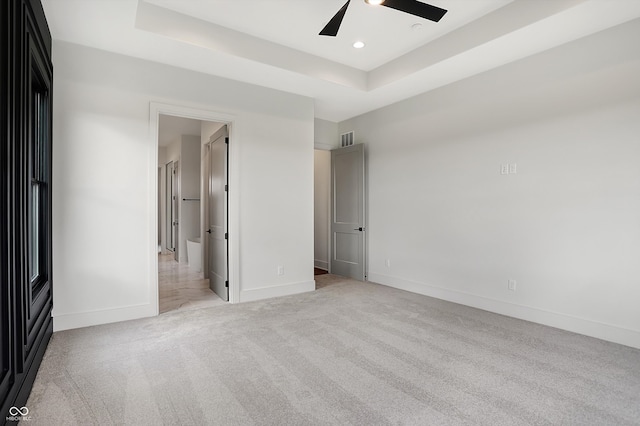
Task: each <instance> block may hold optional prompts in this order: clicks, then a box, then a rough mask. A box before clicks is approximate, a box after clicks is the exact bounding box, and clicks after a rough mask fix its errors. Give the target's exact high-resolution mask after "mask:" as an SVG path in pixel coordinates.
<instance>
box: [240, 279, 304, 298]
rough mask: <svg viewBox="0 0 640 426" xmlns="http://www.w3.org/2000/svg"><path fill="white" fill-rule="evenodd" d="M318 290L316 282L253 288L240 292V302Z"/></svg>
mask: <svg viewBox="0 0 640 426" xmlns="http://www.w3.org/2000/svg"><path fill="white" fill-rule="evenodd" d="M315 289H316V282H315V281H313V280H311V281H302V282H298V283H290V284H282V285H278V286H272V287H261V288H252V289H249V290H240V302H251V301H254V300H262V299H270V298H272V297H280V296H289V295H292V294H298V293H306V292H308V291H314V290H315Z"/></svg>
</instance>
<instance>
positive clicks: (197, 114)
mask: <svg viewBox="0 0 640 426" xmlns="http://www.w3.org/2000/svg"><path fill="white" fill-rule="evenodd" d="M150 112H151V120H150V126H151V129H150V130H151V131H152V137H153V138H154V140H155V142H156V144H157V146H158V151H157V156H155V157H154V161H155V162H157V163H158V164H159V165H161V167H159V170H160V176H158V177H157V180H156V183H157V185H158V188H157V196H158V198H159V199H158V200H154V202H157V203H158V204H159V205H160V206H161V207H160V208H159V209H157V210H158V212H157V214H156V215H155V216H156V217H155V219H156V220H157V222H155V223H157V225H154V227H155V228H156V232H154V234H156V233H159V235H157V239H158V240H159V241H161V244H160V250H161V252H162V253H161V255H160V256H158V250H157V242H156V243H155V244H154V246H155V247H154V248H156V250H154V251H155V258H154V259H153V264H154V265H153V266H154V268H153V273H154V275H155V276H156V277H157V281H156V286H154V287H155V288H152V290H153V293H155V294H157V298H158V299H157V300H158V311H157V312H158V313H161V312H165V311H167V309H168V308H167V304H166V303H164V304H163V306H161V300H160V299H161V298H163V296H164V299H165V302H166V300H167V297H168V298H169V299H172V300H171V302H172V305H173V307H179V308H180V309H189V308H191V307H202V306H204V305H203V303H205V302H203V301H202V300H186V302H185V301H184V300H182V301H180V300H179V299H180V298H181V297H182V295H180V294H179V292H178V293H176V292H175V291H174V290H176V289H171V288H169V289H167V288H166V287H163V285H164V284H165V282H166V280H167V278H171V280H172V281H174V282H175V284H176V287H180V288H182V289H185V290H187V291H188V292H189V293H191V295H192V296H198V294H199V293H201V289H200V287H204V288H205V289H206V291H207V292H208V294H209V295H211V296H212V297H215V299H214V300H217V302H218V303H222V304H224V303H227V302H225V301H222V300H221V299H220V298H219V297H218V296H216V295H215V294H214V293H213V292H212V291H211V289H210V288H209V279H208V268H207V267H206V259H205V258H204V257H205V249H204V248H205V247H206V243H205V241H204V240H205V238H204V235H207V234H206V233H205V230H206V228H205V227H204V226H205V225H206V220H205V219H204V218H205V217H206V211H205V209H206V207H207V202H206V201H207V198H208V197H207V193H206V191H207V187H206V186H205V185H204V184H203V182H206V181H208V179H209V177H208V176H205V175H204V174H203V173H204V172H205V168H204V167H203V166H204V161H205V160H204V155H205V149H206V144H203V143H201V139H203V138H204V136H203V134H202V131H203V130H204V131H206V130H207V129H211V126H212V125H213V126H216V128H219V127H221V126H225V125H229V124H230V123H232V122H233V117H232V116H227V115H223V114H217V113H212V112H208V111H203V110H195V109H191V108H184V107H179V106H172V105H165V104H155V103H152V104H151V111H150ZM165 118H169V119H174V120H177V119H180V120H191V121H197V122H198V132H197V133H198V135H197V139H198V143H197V148H198V152H197V154H198V160H197V161H198V170H199V171H198V176H197V181H198V187H197V190H193V188H192V190H189V189H188V188H189V184H188V179H185V175H186V174H188V173H190V172H193V170H194V169H195V168H194V167H193V166H189V167H186V163H185V160H188V158H187V157H185V155H184V154H185V153H184V152H181V153H180V155H177V156H176V157H177V158H170V157H171V155H168V154H167V152H166V148H165V149H163V147H162V146H161V145H160V136H161V130H162V129H161V121H163V120H164V119H165ZM205 128H206V129H205ZM228 129H229V130H228V133H229V134H230V133H231V132H232V129H231V126H230V125H229V126H228ZM186 133H187V134H185V136H191V137H193V136H194V134H193V132H186ZM188 133H191V134H188ZM209 135H210V134H209ZM181 136H182V133H181ZM207 139H208V138H207ZM185 142H186V141H185ZM174 154H175V153H174ZM234 155H235V154H234V153H233V152H232V151H231V150H230V152H229V157H230V158H233V156H234ZM172 161H173V170H174V171H175V172H176V173H171V165H170V164H169V163H171V162H172ZM187 162H188V161H187ZM176 163H177V164H178V165H179V167H176ZM167 166H168V167H167ZM167 169H168V170H169V172H168V171H167ZM171 176H175V177H174V178H171ZM230 176H231V177H233V175H230ZM181 177H182V179H181ZM172 181H173V183H174V189H176V190H177V193H175V192H174V191H171V184H172ZM167 193H170V194H172V195H170V196H169V195H167ZM174 200H175V204H174V203H173V201H174ZM172 208H173V210H174V212H173V217H174V218H176V217H178V218H179V219H180V220H177V221H176V220H174V221H172V224H173V225H174V226H175V222H177V225H178V226H177V228H176V231H177V232H172V231H173V229H172V228H170V227H169V226H168V225H169V223H170V222H169V219H171V216H172V212H171V209H172ZM196 213H197V214H196ZM194 218H195V219H194ZM189 221H191V223H192V224H193V223H194V222H195V223H196V224H195V231H194V230H193V228H189V227H188V226H187V223H188V222H189ZM189 229H191V230H189ZM185 230H186V232H185ZM203 234H204V235H203ZM154 237H156V236H155V235H154ZM170 239H172V240H173V241H171V243H170V244H168V245H167V243H168V242H170ZM183 240H184V241H183ZM188 240H192V241H193V242H197V243H201V244H198V245H200V247H201V249H200V248H199V250H201V255H200V259H201V265H200V267H199V269H200V270H199V271H194V270H193V268H191V269H190V267H189V261H188V254H189V253H188V252H189V250H187V249H186V247H185V246H186V243H187V242H188ZM231 243H232V241H229V244H231ZM194 246H195V244H194V245H191V248H193V247H194ZM168 248H174V251H170V250H168ZM176 251H177V255H175V253H176ZM227 258H228V260H227V262H229V263H230V264H231V265H235V264H236V259H237V258H232V257H231V256H227ZM167 259H169V260H170V261H171V262H167ZM227 269H228V270H229V273H228V275H227V279H226V280H225V281H228V282H229V289H230V290H231V291H230V292H229V295H228V299H230V301H232V302H233V301H234V290H235V286H234V282H235V281H234V277H235V275H232V274H233V272H232V271H233V269H234V268H233V267H232V268H227ZM196 272H197V273H196ZM205 274H206V275H207V276H206V277H205ZM229 275H231V276H229ZM196 287H197V289H196ZM236 300H237V297H236ZM209 303H210V302H209ZM214 304H215V303H214ZM170 308H171V306H169V309H170Z"/></svg>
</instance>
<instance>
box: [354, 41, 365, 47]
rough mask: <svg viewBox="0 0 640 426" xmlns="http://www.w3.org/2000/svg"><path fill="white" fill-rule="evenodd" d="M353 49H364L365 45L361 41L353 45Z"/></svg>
mask: <svg viewBox="0 0 640 426" xmlns="http://www.w3.org/2000/svg"><path fill="white" fill-rule="evenodd" d="M353 47H355V48H356V49H362V48H363V47H364V43H363V42H361V41H356V42H355V43H353Z"/></svg>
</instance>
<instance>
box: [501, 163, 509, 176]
mask: <svg viewBox="0 0 640 426" xmlns="http://www.w3.org/2000/svg"><path fill="white" fill-rule="evenodd" d="M500 174H501V175H508V174H509V165H508V164H500Z"/></svg>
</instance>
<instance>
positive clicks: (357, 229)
mask: <svg viewBox="0 0 640 426" xmlns="http://www.w3.org/2000/svg"><path fill="white" fill-rule="evenodd" d="M353 230H354V231H360V232H362V231H364V228H363V227H360V228H354V229H353Z"/></svg>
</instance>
